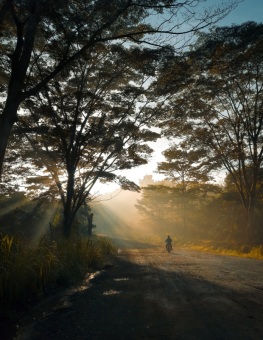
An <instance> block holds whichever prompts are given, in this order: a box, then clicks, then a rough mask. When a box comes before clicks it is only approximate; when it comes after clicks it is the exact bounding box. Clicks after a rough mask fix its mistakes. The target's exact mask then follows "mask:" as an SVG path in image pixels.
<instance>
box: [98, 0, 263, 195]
mask: <svg viewBox="0 0 263 340" xmlns="http://www.w3.org/2000/svg"><path fill="white" fill-rule="evenodd" d="M204 1H205V2H204V6H213V5H217V6H218V5H220V4H221V3H222V2H224V3H225V2H226V0H224V1H222V0H204ZM246 21H256V22H263V0H243V1H242V2H241V3H239V4H238V6H237V7H236V9H234V10H233V11H232V12H231V13H230V14H229V15H228V16H227V17H225V18H224V19H223V20H221V21H220V22H218V24H217V25H218V26H228V25H229V26H230V25H232V24H241V23H243V22H246ZM168 144H169V143H168V142H167V141H166V140H165V139H160V140H159V141H158V142H156V143H151V145H150V146H151V147H152V148H153V149H154V150H155V152H154V154H153V156H152V158H151V161H150V162H149V163H148V164H147V165H143V166H140V167H137V168H133V169H131V170H128V171H123V176H126V177H127V178H128V179H129V180H132V181H134V182H135V183H136V184H139V181H140V180H141V179H142V178H143V177H144V176H145V175H153V178H154V180H161V179H162V178H163V177H162V176H161V175H158V174H156V173H154V171H155V170H156V168H157V162H160V161H162V160H163V159H164V158H163V156H162V151H163V150H165V149H166V148H167V147H168ZM116 188H118V187H117V186H114V185H112V184H111V185H105V184H104V185H103V186H102V185H98V186H97V188H96V189H97V190H99V191H101V192H103V193H105V192H109V191H112V190H114V189H116Z"/></svg>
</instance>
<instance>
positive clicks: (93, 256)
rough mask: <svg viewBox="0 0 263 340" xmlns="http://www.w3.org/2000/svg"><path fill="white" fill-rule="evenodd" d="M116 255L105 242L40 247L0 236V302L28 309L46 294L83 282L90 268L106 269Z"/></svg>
mask: <svg viewBox="0 0 263 340" xmlns="http://www.w3.org/2000/svg"><path fill="white" fill-rule="evenodd" d="M115 252H116V250H115V249H114V247H113V245H112V244H111V242H110V241H109V240H108V239H106V238H101V237H100V238H98V237H93V238H92V241H91V240H90V239H88V238H81V239H76V240H59V241H57V242H51V241H50V240H49V239H48V238H46V237H43V238H42V239H41V240H40V241H39V244H37V245H32V244H29V243H28V241H27V240H25V239H21V238H15V237H13V236H8V235H5V236H0V302H1V303H2V304H4V305H28V304H31V303H32V302H34V301H36V300H38V299H39V298H41V297H42V296H43V295H44V294H46V293H48V292H51V291H54V290H56V289H57V288H58V287H61V286H62V287H67V286H70V285H71V284H73V283H76V282H78V281H80V280H81V279H82V278H83V277H84V276H85V274H86V273H87V271H88V270H91V268H100V267H102V266H103V264H104V261H105V259H106V257H107V256H109V255H113V254H114V253H115Z"/></svg>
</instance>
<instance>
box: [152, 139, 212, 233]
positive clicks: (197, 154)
mask: <svg viewBox="0 0 263 340" xmlns="http://www.w3.org/2000/svg"><path fill="white" fill-rule="evenodd" d="M163 155H164V157H165V159H166V161H165V162H161V163H158V168H157V171H158V172H159V173H161V174H164V175H166V178H167V179H169V180H172V181H173V182H175V183H177V187H178V188H179V190H180V193H181V206H182V219H183V228H184V230H185V231H186V232H187V210H188V209H187V205H188V200H189V199H190V197H188V188H189V187H191V186H192V184H193V182H196V181H202V182H207V181H208V180H209V177H208V172H209V166H208V164H207V163H206V162H205V160H204V161H203V159H205V153H204V151H203V150H191V149H189V150H187V149H186V147H185V145H184V143H181V145H180V144H178V145H176V144H173V145H172V146H170V148H169V149H167V150H165V151H164V152H163Z"/></svg>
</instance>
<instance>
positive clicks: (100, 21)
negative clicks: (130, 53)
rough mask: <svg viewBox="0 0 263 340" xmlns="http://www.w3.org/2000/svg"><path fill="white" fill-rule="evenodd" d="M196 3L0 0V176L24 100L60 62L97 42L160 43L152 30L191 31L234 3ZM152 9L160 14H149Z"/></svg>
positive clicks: (65, 63)
mask: <svg viewBox="0 0 263 340" xmlns="http://www.w3.org/2000/svg"><path fill="white" fill-rule="evenodd" d="M199 2H200V1H199V0H197V1H193V0H184V1H183V2H177V1H171V0H162V1H160V0H154V1H153V0H151V1H148V0H139V1H136V2H134V1H132V0H114V1H101V0H95V1H83V0H77V1H75V0H74V1H73V0H72V1H71V0H68V1H61V0H22V1H21V0H2V1H1V2H0V21H1V23H0V45H1V48H0V50H1V58H0V60H1V64H0V79H1V93H2V97H3V99H4V100H3V103H2V105H1V115H0V136H1V138H0V178H2V173H3V162H4V157H5V152H6V149H7V145H8V140H9V137H10V133H11V130H12V128H13V125H14V124H15V122H16V121H17V120H18V119H19V118H20V109H21V108H23V103H24V101H25V100H26V99H28V98H30V97H32V96H35V95H37V94H38V93H39V91H40V90H41V89H43V88H44V87H45V86H46V85H47V84H48V82H49V81H50V80H51V79H54V78H55V77H56V76H57V75H58V74H59V73H60V72H62V70H64V69H65V67H68V66H69V65H70V64H71V63H72V62H74V61H75V60H77V59H78V58H79V57H80V56H81V55H83V54H84V53H85V52H86V51H88V50H89V49H90V48H93V47H94V46H96V45H97V44H99V43H101V42H111V41H122V42H123V43H126V44H140V43H142V42H143V43H149V44H152V45H153V46H156V45H160V44H162V43H163V42H161V41H160V37H155V35H156V34H157V33H164V34H167V33H168V34H170V33H171V34H175V35H176V34H177V35H181V34H182V33H189V32H194V31H196V30H198V29H201V28H203V27H206V26H208V25H209V24H211V23H213V22H214V21H216V20H219V19H220V18H221V17H223V16H224V15H226V14H227V13H228V12H229V11H230V10H231V9H232V8H233V6H234V5H233V1H232V2H231V3H230V4H228V5H226V6H225V7H218V8H216V9H215V10H211V11H210V12H209V11H205V13H204V14H203V15H200V16H199V17H197V15H195V12H194V11H193V7H194V6H197V5H198V4H199ZM181 13H182V14H184V15H182V16H181V17H180V14H181ZM155 14H156V15H159V18H160V17H161V15H163V17H164V19H163V20H162V19H160V20H149V19H148V18H149V16H150V15H151V16H154V15H155ZM175 17H177V21H176V22H177V24H176V25H174V23H173V20H172V19H173V18H175ZM167 18H168V19H167ZM180 18H182V19H181V23H179V24H178V20H180ZM147 19H148V20H147ZM187 22H189V25H188V26H187V25H186V23H187ZM169 23H170V25H169ZM155 39H156V40H155Z"/></svg>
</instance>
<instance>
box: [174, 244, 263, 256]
mask: <svg viewBox="0 0 263 340" xmlns="http://www.w3.org/2000/svg"><path fill="white" fill-rule="evenodd" d="M178 245H180V246H182V247H186V248H191V249H195V250H201V251H205V252H209V253H212V254H219V255H231V256H239V257H248V258H254V259H260V260H263V244H261V245H253V244H249V245H248V244H241V243H237V242H227V241H212V240H201V241H195V242H193V241H190V242H189V241H188V242H184V241H180V242H178Z"/></svg>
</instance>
